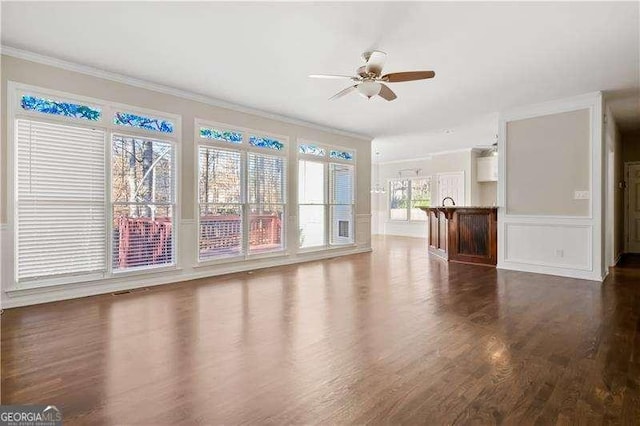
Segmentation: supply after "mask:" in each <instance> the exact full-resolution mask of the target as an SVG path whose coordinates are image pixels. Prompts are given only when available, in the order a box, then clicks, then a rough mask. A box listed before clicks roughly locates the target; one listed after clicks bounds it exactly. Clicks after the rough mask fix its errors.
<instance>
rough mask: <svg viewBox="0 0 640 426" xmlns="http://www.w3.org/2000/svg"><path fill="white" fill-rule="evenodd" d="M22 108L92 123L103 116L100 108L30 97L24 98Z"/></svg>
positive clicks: (21, 102) (21, 103) (25, 96)
mask: <svg viewBox="0 0 640 426" xmlns="http://www.w3.org/2000/svg"><path fill="white" fill-rule="evenodd" d="M20 106H21V107H22V109H24V110H27V111H29V110H30V111H37V112H41V113H44V114H52V115H59V116H63V117H73V118H82V119H85V120H90V121H97V120H99V119H100V116H101V115H102V112H101V111H100V108H96V107H90V106H88V105H81V104H76V103H71V102H62V101H55V100H52V99H46V98H41V97H39V96H30V95H23V96H22V100H21V101H20Z"/></svg>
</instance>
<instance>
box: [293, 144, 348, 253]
mask: <svg viewBox="0 0 640 426" xmlns="http://www.w3.org/2000/svg"><path fill="white" fill-rule="evenodd" d="M327 153H329V155H328V156H327ZM332 153H343V154H345V155H346V157H341V156H339V155H337V154H336V155H332ZM298 155H299V156H300V158H299V161H298V237H299V246H300V247H301V248H314V247H325V246H327V245H332V246H336V245H343V244H352V243H353V242H354V225H353V218H354V170H355V169H354V166H353V165H352V164H348V163H346V162H350V163H351V162H353V160H354V154H353V153H352V152H350V151H338V150H335V149H329V148H328V147H322V146H319V145H317V144H311V143H301V144H299V145H298ZM340 161H344V163H343V162H340Z"/></svg>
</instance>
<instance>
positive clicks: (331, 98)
mask: <svg viewBox="0 0 640 426" xmlns="http://www.w3.org/2000/svg"><path fill="white" fill-rule="evenodd" d="M357 87H358V85H357V84H356V85H355V86H349V87H347V88H346V89H344V90H341V91H339V92H338V93H336V94H335V95H333V96H332V97H330V98H329V100H330V101H332V100H334V99H338V98H341V97H343V96H344V95H347V94H349V93H351V92H353V91H354V90H356V88H357Z"/></svg>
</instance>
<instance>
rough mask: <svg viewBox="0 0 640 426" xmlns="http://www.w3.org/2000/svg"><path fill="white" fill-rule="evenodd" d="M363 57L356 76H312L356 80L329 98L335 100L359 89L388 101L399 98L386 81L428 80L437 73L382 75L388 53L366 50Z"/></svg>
mask: <svg viewBox="0 0 640 426" xmlns="http://www.w3.org/2000/svg"><path fill="white" fill-rule="evenodd" d="M362 59H363V60H364V62H365V64H364V65H363V66H361V67H358V69H356V75H355V76H348V75H337V74H313V75H310V76H309V77H311V78H339V79H348V80H351V81H352V82H354V83H355V84H354V85H353V86H349V87H347V88H346V89H343V90H341V91H340V92H338V93H336V94H335V95H333V96H332V97H331V98H329V100H334V99H337V98H340V97H342V96H344V95H347V94H349V93H351V92H353V91H358V93H360V94H361V95H362V96H364V97H365V98H367V99H371V98H372V97H374V96H380V97H381V98H383V99H386V100H387V101H392V100H394V99H396V98H397V96H396V94H395V93H393V90H391V89H390V88H389V86H387V85H386V84H384V83H401V82H405V81H415V80H426V79H429V78H433V77H435V75H436V73H435V72H433V71H405V72H395V73H390V74H385V75H382V68H383V67H384V63H385V61H386V59H387V54H386V53H384V52H381V51H379V50H372V51H369V52H364V53H363V54H362Z"/></svg>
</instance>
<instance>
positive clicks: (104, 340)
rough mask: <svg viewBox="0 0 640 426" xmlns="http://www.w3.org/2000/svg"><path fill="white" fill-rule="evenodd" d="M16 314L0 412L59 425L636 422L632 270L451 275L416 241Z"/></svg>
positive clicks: (5, 324) (639, 355)
mask: <svg viewBox="0 0 640 426" xmlns="http://www.w3.org/2000/svg"><path fill="white" fill-rule="evenodd" d="M374 243H375V252H374V253H372V254H360V255H355V256H350V257H344V258H337V259H333V260H329V261H323V262H314V263H307V264H303V265H298V266H289V267H279V268H275V269H270V270H263V271H258V272H255V273H253V274H246V273H243V274H236V275H231V276H227V277H224V278H216V279H205V280H199V281H193V282H189V283H183V284H178V285H169V286H162V287H157V288H154V289H151V290H149V291H143V292H139V293H133V294H128V295H121V296H111V295H107V296H98V297H92V298H85V299H79V300H74V301H67V302H59V303H53V304H48V305H41V306H32V307H27V308H19V309H11V310H7V311H5V313H4V315H3V316H2V403H3V404H25V403H43V404H55V405H57V406H58V407H59V408H61V409H62V412H63V414H64V416H65V424H168V423H184V424H193V423H200V424H220V423H226V424H238V423H252V424H257V423H272V424H283V423H298V424H299V423H325V424H345V423H360V424H363V423H381V422H384V423H411V424H415V423H429V424H442V423H463V424H468V423H475V424H483V423H487V424H490V423H503V424H534V423H538V424H572V423H581V424H587V423H603V422H605V423H623V424H638V423H640V273H639V272H638V271H639V270H638V269H634V268H621V269H619V270H617V271H615V272H614V273H613V275H612V276H611V277H610V278H609V279H608V280H607V282H606V283H605V285H600V284H598V283H595V282H590V281H581V280H574V279H564V278H557V277H550V276H544V275H535V274H527V273H517V272H508V271H496V270H495V269H493V268H489V267H483V266H470V265H454V264H452V265H446V264H445V263H442V262H441V261H439V260H437V259H428V257H427V250H426V247H424V242H422V241H421V240H417V239H407V238H397V237H396V238H387V239H382V238H376V239H375V240H374Z"/></svg>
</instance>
